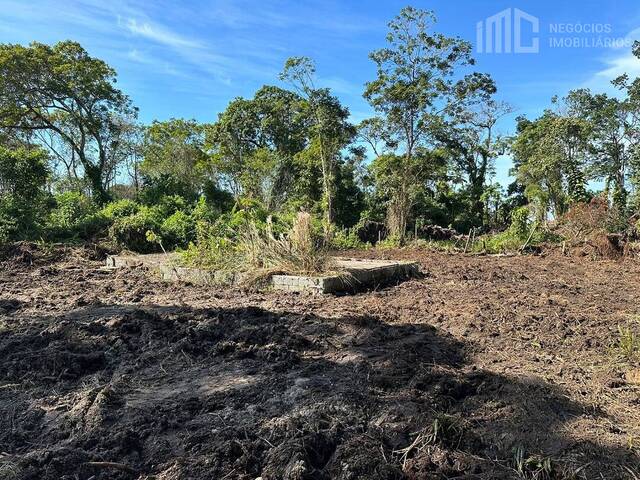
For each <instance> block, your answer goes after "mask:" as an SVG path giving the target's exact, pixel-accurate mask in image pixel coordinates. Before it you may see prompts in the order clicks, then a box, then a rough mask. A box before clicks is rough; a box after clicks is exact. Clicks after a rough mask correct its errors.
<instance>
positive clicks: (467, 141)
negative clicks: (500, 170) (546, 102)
mask: <svg viewBox="0 0 640 480" xmlns="http://www.w3.org/2000/svg"><path fill="white" fill-rule="evenodd" d="M487 82H490V83H487V84H486V85H487V88H483V89H481V90H479V89H476V90H475V92H474V93H472V94H471V95H470V96H467V95H466V94H465V93H461V97H460V101H459V102H456V103H454V104H452V105H451V106H450V108H449V112H448V115H447V117H446V118H444V119H443V121H442V122H441V123H440V124H436V125H435V126H434V129H433V130H434V136H435V138H436V139H437V142H438V143H439V144H440V145H441V146H442V147H443V148H445V149H446V150H447V152H448V153H449V155H450V157H451V160H452V163H453V165H452V166H453V169H454V173H455V176H456V177H461V178H462V179H463V181H465V182H466V183H467V186H466V193H467V195H468V197H469V201H470V205H469V210H470V213H471V214H472V216H473V217H474V226H480V224H482V223H483V213H484V210H485V202H484V201H483V199H482V197H483V194H484V193H485V189H486V188H487V178H488V176H489V174H490V172H491V171H492V168H493V163H494V161H495V159H496V157H497V156H498V155H500V154H501V153H502V152H503V151H504V150H505V148H506V141H505V139H504V138H503V137H501V136H500V135H497V134H496V132H495V126H496V123H497V122H498V120H499V119H500V118H502V117H503V116H505V115H507V114H508V113H511V112H512V109H511V107H510V106H509V105H508V104H506V103H503V102H498V101H496V100H494V99H492V98H490V96H489V95H490V94H489V93H488V92H489V91H492V90H495V87H491V86H490V85H491V84H492V83H493V81H492V80H490V79H487Z"/></svg>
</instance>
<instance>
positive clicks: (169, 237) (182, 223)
mask: <svg viewBox="0 0 640 480" xmlns="http://www.w3.org/2000/svg"><path fill="white" fill-rule="evenodd" d="M195 230H196V226H195V220H194V218H193V217H192V216H191V215H188V214H186V213H185V212H183V211H180V210H178V211H177V212H175V213H174V214H173V215H171V216H170V217H168V218H167V219H165V220H164V222H162V225H161V226H160V237H161V238H162V241H163V244H164V246H165V248H170V249H173V248H175V247H186V246H187V245H188V244H189V242H191V241H193V240H194V237H195Z"/></svg>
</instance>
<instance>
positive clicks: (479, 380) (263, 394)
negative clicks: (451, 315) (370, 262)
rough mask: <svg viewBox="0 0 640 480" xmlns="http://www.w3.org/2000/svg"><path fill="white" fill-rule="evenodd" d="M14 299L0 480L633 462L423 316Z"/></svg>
mask: <svg viewBox="0 0 640 480" xmlns="http://www.w3.org/2000/svg"><path fill="white" fill-rule="evenodd" d="M11 309H12V310H11V315H10V316H7V318H6V321H5V324H6V328H5V329H4V330H0V358H1V359H2V361H1V362H0V379H1V380H0V452H3V454H2V456H0V478H3V476H4V477H6V478H19V479H89V478H91V479H94V480H97V479H107V478H109V479H112V478H122V479H125V478H157V479H205V478H206V479H209V478H220V479H222V478H227V479H230V478H238V479H255V478H257V477H262V478H263V479H264V480H267V479H289V480H293V479H307V478H309V479H329V478H336V479H358V478H367V479H393V478H411V479H441V478H486V479H489V478H595V477H596V476H597V477H598V478H611V479H613V478H625V475H628V470H626V469H625V466H629V467H630V468H633V466H634V465H637V463H638V461H639V459H638V458H637V457H634V456H632V455H631V454H630V453H629V452H627V451H624V450H620V449H615V448H611V447H607V446H606V445H595V444H584V443H580V442H577V441H575V440H574V439H572V438H568V437H567V436H566V435H563V425H565V424H566V423H568V422H574V421H578V420H579V419H580V418H581V417H584V416H598V415H602V414H601V413H600V412H598V411H594V410H593V409H589V408H587V407H585V406H583V405H580V404H577V403H574V402H572V401H570V400H569V399H568V398H567V396H566V395H565V394H564V393H563V392H562V390H560V389H558V388H557V387H556V386H554V385H551V384H548V383H544V382H542V381H540V380H535V379H523V378H509V377H507V376H501V375H496V374H493V373H489V372H486V371H482V370H477V369H475V368H474V367H473V366H472V365H470V364H468V363H467V361H466V346H465V345H464V344H462V343H460V342H459V341H457V340H455V339H454V338H453V337H451V336H450V335H448V334H446V333H445V332H443V331H440V330H438V329H436V328H433V327H431V326H428V325H406V324H402V325H396V324H388V323H385V322H381V321H380V320H378V319H377V318H375V317H347V318H322V317H318V316H315V315H301V314H294V313H287V312H277V313H276V312H270V311H266V310H263V309H260V308H243V309H216V308H209V309H193V308H188V307H161V306H145V307H144V308H140V307H139V306H133V305H104V304H94V305H89V306H85V307H82V308H80V309H77V310H73V311H71V312H69V313H68V314H66V315H63V316H58V317H28V316H21V306H20V305H12V306H11ZM91 462H94V463H91ZM95 462H98V463H95ZM571 475H573V476H571ZM600 475H602V477H601V476H600ZM629 475H630V474H629ZM629 478H632V477H629Z"/></svg>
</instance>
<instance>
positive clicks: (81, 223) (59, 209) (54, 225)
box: [46, 192, 109, 239]
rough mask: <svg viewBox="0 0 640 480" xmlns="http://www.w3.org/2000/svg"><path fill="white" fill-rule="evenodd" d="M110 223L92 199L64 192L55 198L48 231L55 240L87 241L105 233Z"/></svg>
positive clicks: (75, 193) (47, 227)
mask: <svg viewBox="0 0 640 480" xmlns="http://www.w3.org/2000/svg"><path fill="white" fill-rule="evenodd" d="M108 223H109V221H108V218H107V217H105V216H104V215H103V214H102V213H101V212H99V211H98V208H97V207H96V205H95V204H94V203H93V201H92V200H91V198H89V197H88V196H86V195H84V194H83V193H80V192H64V193H60V194H58V195H56V196H55V206H54V208H53V209H52V210H51V212H50V213H49V217H48V219H47V223H46V229H47V232H48V235H49V236H50V237H52V238H54V239H70V238H83V239H87V238H90V237H93V236H95V235H97V234H99V233H100V232H103V231H104V230H105V229H106V228H107V226H108Z"/></svg>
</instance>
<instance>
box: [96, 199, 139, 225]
mask: <svg viewBox="0 0 640 480" xmlns="http://www.w3.org/2000/svg"><path fill="white" fill-rule="evenodd" d="M139 210H140V205H139V204H138V203H136V202H134V201H133V200H127V199H125V200H117V201H115V202H111V203H109V204H107V205H106V206H105V207H104V208H103V209H102V214H103V215H104V216H105V217H106V218H108V219H109V220H115V219H116V218H122V217H128V216H129V215H134V214H136V213H138V211H139Z"/></svg>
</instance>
